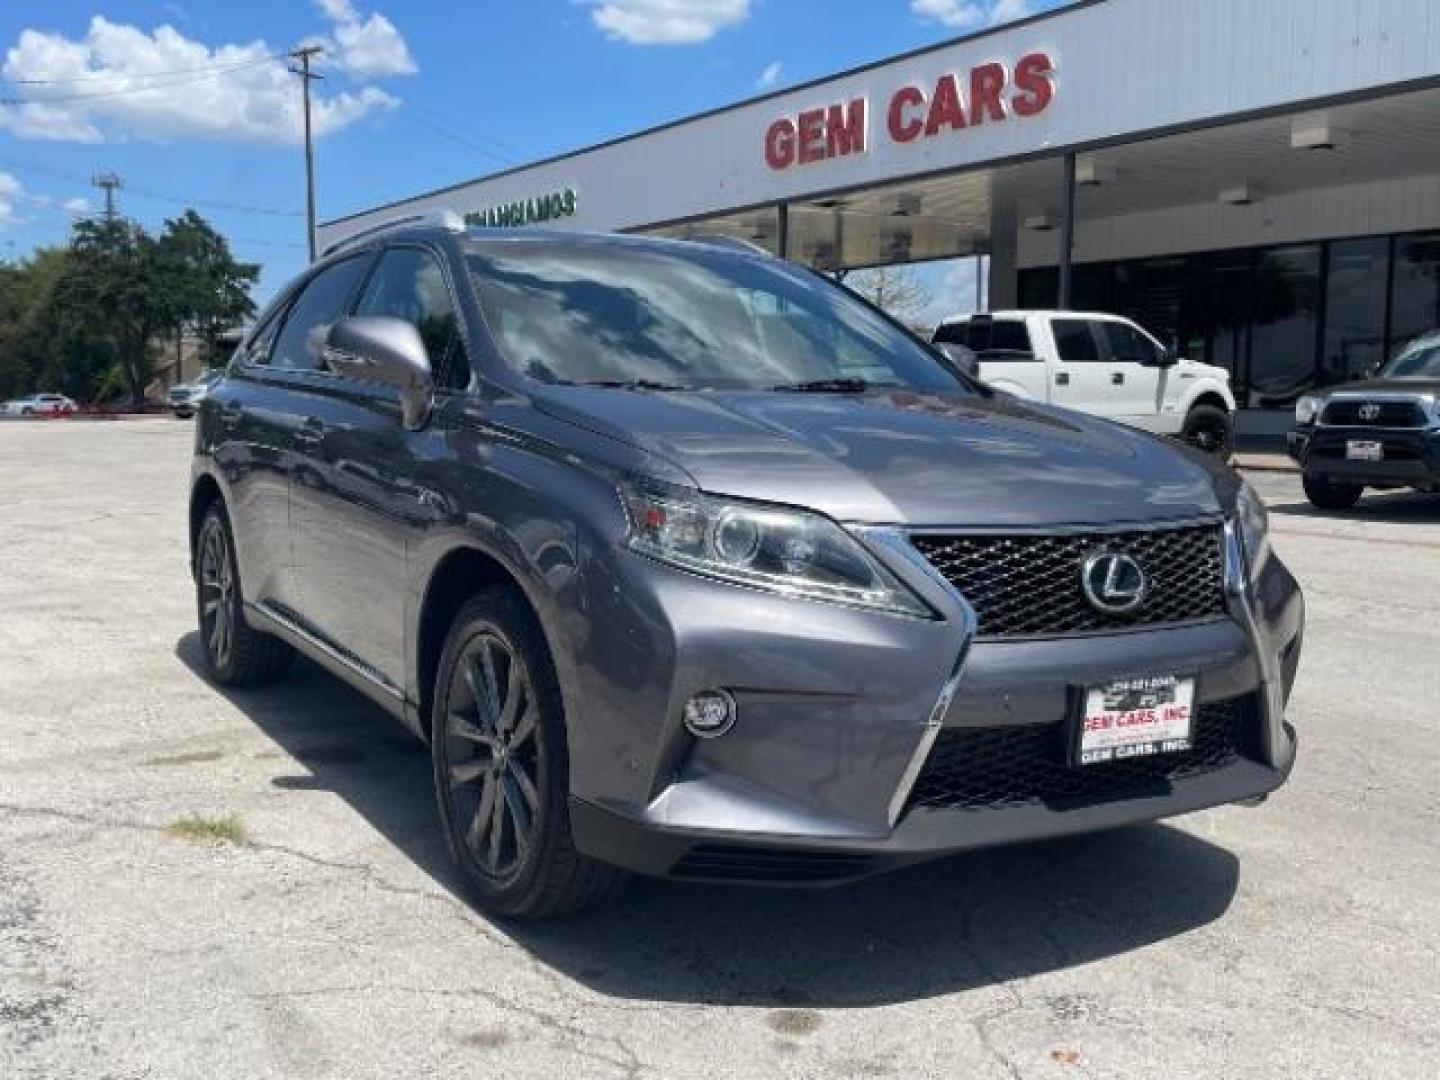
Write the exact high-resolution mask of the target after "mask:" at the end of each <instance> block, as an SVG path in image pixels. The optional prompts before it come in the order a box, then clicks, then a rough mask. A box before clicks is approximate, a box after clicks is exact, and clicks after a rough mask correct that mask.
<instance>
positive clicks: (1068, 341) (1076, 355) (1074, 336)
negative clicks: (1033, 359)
mask: <svg viewBox="0 0 1440 1080" xmlns="http://www.w3.org/2000/svg"><path fill="white" fill-rule="evenodd" d="M1050 327H1051V329H1052V330H1053V331H1054V332H1055V349H1056V351H1057V352H1059V354H1060V359H1061V360H1063V361H1065V363H1067V364H1098V363H1099V362H1100V361H1101V360H1102V359H1103V357H1101V355H1100V343H1099V342H1098V341H1097V340H1096V338H1095V334H1094V332H1093V331H1092V330H1091V327H1090V324H1089V323H1088V322H1087V321H1086V320H1084V319H1056V320H1054V321H1053V322H1052V323H1051V324H1050Z"/></svg>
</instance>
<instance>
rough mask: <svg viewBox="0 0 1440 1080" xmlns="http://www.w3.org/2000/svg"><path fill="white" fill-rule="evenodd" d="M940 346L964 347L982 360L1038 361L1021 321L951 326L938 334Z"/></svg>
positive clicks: (937, 342)
mask: <svg viewBox="0 0 1440 1080" xmlns="http://www.w3.org/2000/svg"><path fill="white" fill-rule="evenodd" d="M935 342H936V344H939V345H964V346H965V347H966V348H967V349H969V350H970V351H971V352H973V353H974V354H975V355H976V356H977V357H979V358H980V359H981V360H989V361H992V362H995V361H1004V362H1010V363H1013V362H1015V361H1023V360H1034V359H1035V351H1034V349H1033V347H1032V346H1031V344H1030V331H1029V329H1028V328H1027V327H1026V326H1025V323H1024V321H1023V320H1020V319H990V318H980V319H976V320H974V321H973V322H965V323H950V324H949V325H947V326H942V327H940V329H939V330H937V331H935Z"/></svg>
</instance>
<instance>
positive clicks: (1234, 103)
mask: <svg viewBox="0 0 1440 1080" xmlns="http://www.w3.org/2000/svg"><path fill="white" fill-rule="evenodd" d="M1037 51H1041V52H1045V53H1048V54H1049V55H1050V56H1051V57H1052V59H1053V60H1054V63H1055V66H1056V77H1055V81H1056V97H1055V100H1054V102H1053V103H1052V104H1051V105H1050V107H1049V108H1048V109H1047V110H1046V111H1045V112H1043V113H1042V114H1040V115H1039V116H1036V117H1031V118H1028V119H1020V118H1014V117H1012V118H1011V119H1010V120H1008V121H1006V122H1004V123H993V122H992V123H988V124H985V125H983V126H980V127H973V126H972V127H970V128H968V129H966V130H964V131H959V132H950V133H947V134H945V135H942V136H939V137H936V138H929V139H921V140H918V141H916V142H912V143H896V142H894V141H893V140H891V139H890V138H889V134H888V131H887V128H886V111H887V107H888V104H889V101H890V99H891V97H892V95H893V94H894V92H895V91H896V90H897V89H899V88H900V87H902V86H905V85H915V86H919V87H921V88H925V89H926V90H927V92H928V91H930V90H932V89H933V88H934V86H935V84H936V82H937V80H938V79H939V78H940V77H941V76H942V75H944V74H947V73H966V72H968V71H969V70H970V69H971V68H972V67H974V66H976V65H978V64H982V63H988V62H992V61H1003V62H1006V63H1014V62H1015V61H1016V60H1017V59H1018V58H1020V57H1021V56H1023V55H1025V54H1027V53H1031V52H1037ZM1437 77H1440V0H1103V2H1100V3H1092V4H1089V5H1086V6H1080V7H1076V8H1073V9H1071V10H1068V11H1064V12H1062V13H1061V14H1058V15H1055V16H1053V17H1049V18H1044V19H1040V20H1038V21H1034V22H1028V23H1022V24H1020V25H1018V26H1014V27H1008V28H1004V29H1001V30H998V31H995V32H992V33H987V34H984V35H981V36H978V37H975V38H971V39H968V40H963V41H959V42H956V43H954V44H951V45H947V46H945V47H943V48H940V49H934V50H930V51H926V52H924V53H921V54H919V55H915V56H909V57H902V58H899V59H896V60H893V61H891V62H888V63H885V64H881V65H878V66H876V67H873V68H870V69H868V70H865V71H860V72H855V73H851V74H848V75H842V76H839V77H836V78H834V79H831V80H828V81H826V82H823V83H818V84H815V85H811V86H808V87H801V88H798V89H796V90H793V91H788V92H784V93H780V94H777V95H773V96H770V97H767V98H762V99H758V100H755V101H751V102H747V103H744V104H742V105H739V106H736V107H734V108H731V109H726V110H724V111H721V112H718V113H714V114H712V115H709V116H705V117H701V118H699V119H695V120H691V121H688V122H685V123H682V124H678V125H675V126H673V127H669V128H665V129H663V130H658V131H652V132H649V133H644V134H641V135H637V136H635V137H632V138H628V139H624V140H622V141H620V142H616V143H612V144H610V145H608V146H603V147H599V148H596V149H593V150H589V151H585V152H582V153H578V154H574V155H571V156H569V157H566V158H563V159H559V160H554V161H550V162H543V163H540V164H537V165H534V166H530V167H527V168H522V169H519V170H515V171H513V172H510V173H507V174H503V175H500V176H496V177H493V178H489V179H484V180H478V181H476V182H474V183H470V184H466V185H462V186H460V187H457V188H453V189H450V190H446V191H442V192H436V193H432V194H429V195H426V196H420V197H417V198H415V199H412V200H408V201H406V202H404V203H401V204H396V205H393V206H389V207H383V208H377V209H376V210H373V211H370V212H368V213H365V214H361V215H357V216H354V217H351V218H347V219H343V220H340V221H335V222H328V223H326V224H324V225H322V226H321V228H320V230H319V232H320V240H321V243H322V245H324V244H328V243H331V242H334V241H335V240H338V239H341V238H343V237H344V236H345V235H347V234H349V233H351V232H354V231H357V230H359V229H362V228H365V227H367V226H371V225H375V224H379V223H381V222H383V221H385V220H388V219H390V218H393V217H396V216H398V215H400V214H404V213H409V212H414V211H416V210H418V209H422V208H425V207H448V208H451V209H455V210H458V211H460V212H461V213H466V212H469V211H475V210H483V209H486V208H488V207H491V206H495V205H497V204H501V203H507V202H510V201H512V200H517V199H525V198H532V197H537V196H542V195H547V194H549V193H551V192H557V191H560V190H563V189H566V188H571V189H574V190H576V191H577V192H578V193H579V212H578V213H577V214H576V215H575V216H574V217H573V218H569V219H565V220H564V221H563V222H562V223H561V224H564V225H566V226H568V227H575V228H593V229H629V228H642V227H645V226H649V225H657V224H662V223H666V222H670V221H676V220H682V219H688V218H694V217H700V216H705V215H711V214H716V213H719V212H722V211H725V210H731V209H737V208H741V207H747V206H753V205H759V204H764V203H772V202H775V201H777V200H784V199H799V198H805V197H808V196H813V195H817V194H820V193H823V192H829V191H836V190H841V189H845V188H850V187H858V186H862V185H870V184H877V183H882V182H885V181H889V180H895V179H899V178H903V177H906V176H913V175H916V174H921V173H927V172H936V171H943V170H952V169H963V168H973V167H976V166H980V165H984V164H986V163H987V162H994V161H1003V160H1010V159H1014V158H1018V157H1024V156H1027V155H1035V154H1043V153H1049V152H1054V151H1058V150H1062V149H1064V148H1067V147H1076V146H1084V145H1087V144H1091V143H1094V142H1098V141H1103V140H1109V139H1119V138H1129V137H1134V136H1138V135H1141V134H1143V133H1148V132H1154V131H1157V130H1161V129H1165V128H1169V127H1187V126H1196V125H1201V124H1208V123H1214V122H1217V121H1219V120H1221V119H1224V118H1227V117H1233V116H1237V115H1241V114H1245V113H1250V112H1255V111H1260V110H1266V109H1274V108H1284V107H1289V106H1292V105H1295V104H1297V103H1300V102H1309V101H1316V100H1320V99H1327V98H1332V97H1338V96H1343V95H1350V94H1361V93H1367V92H1374V91H1378V90H1380V89H1382V88H1385V87H1394V86H1398V85H1403V84H1406V83H1409V82H1413V81H1416V80H1424V79H1435V78H1437ZM656 89H657V92H663V87H657V88H656ZM856 97H864V98H866V99H867V100H868V102H869V140H868V148H867V150H866V152H864V153H862V154H857V155H853V156H848V157H843V158H836V159H832V160H829V161H824V162H820V163H816V164H810V165H804V166H797V167H794V168H790V169H787V170H784V171H781V172H776V171H773V170H771V169H770V168H769V167H767V165H766V164H765V161H764V140H765V132H766V129H767V128H768V127H769V125H770V124H771V123H772V122H773V121H775V120H776V119H778V118H780V117H786V116H789V117H792V118H793V117H795V116H796V115H797V114H798V113H799V112H800V111H802V110H805V109H812V108H817V107H825V106H828V105H830V104H834V103H839V102H845V101H849V100H851V99H853V98H856Z"/></svg>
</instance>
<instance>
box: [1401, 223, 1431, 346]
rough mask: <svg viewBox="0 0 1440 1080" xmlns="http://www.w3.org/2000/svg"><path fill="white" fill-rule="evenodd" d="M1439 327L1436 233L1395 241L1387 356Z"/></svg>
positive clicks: (1405, 237)
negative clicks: (1393, 285)
mask: <svg viewBox="0 0 1440 1080" xmlns="http://www.w3.org/2000/svg"><path fill="white" fill-rule="evenodd" d="M1436 327H1440V233H1430V234H1428V235H1425V236H1402V237H1400V238H1399V239H1397V240H1396V241H1395V294H1394V298H1393V300H1392V301H1391V306H1390V350H1389V351H1390V353H1391V354H1392V355H1393V354H1394V353H1395V352H1396V351H1397V350H1398V349H1400V348H1401V347H1402V346H1404V344H1405V343H1406V342H1407V341H1410V340H1412V339H1414V338H1417V337H1419V336H1420V335H1421V334H1423V333H1426V332H1427V331H1430V330H1434V329H1435V328H1436Z"/></svg>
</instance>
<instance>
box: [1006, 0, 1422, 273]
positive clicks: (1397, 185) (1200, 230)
mask: <svg viewBox="0 0 1440 1080" xmlns="http://www.w3.org/2000/svg"><path fill="white" fill-rule="evenodd" d="M1437 6H1440V0H1437ZM1437 154H1440V149H1437ZM1435 228H1440V173H1436V174H1434V175H1431V176H1419V177H1406V178H1401V179H1397V180H1386V181H1381V182H1378V183H1366V184H1354V185H1350V186H1347V187H1332V188H1312V189H1310V190H1308V191H1302V192H1297V193H1295V194H1290V195H1274V196H1266V197H1265V198H1263V199H1262V200H1261V201H1259V202H1256V203H1254V204H1252V205H1250V206H1225V205H1223V204H1221V203H1220V202H1219V201H1211V202H1207V203H1203V204H1200V205H1195V206H1185V207H1179V208H1174V209H1166V210H1156V211H1148V212H1145V213H1136V214H1125V215H1121V216H1116V217H1108V218H1100V219H1095V218H1086V217H1084V215H1083V211H1081V214H1080V216H1078V217H1077V219H1076V226H1075V260H1076V261H1077V262H1108V261H1110V260H1113V259H1131V258H1138V257H1143V256H1148V255H1168V254H1173V253H1178V252H1195V251H1223V250H1225V249H1227V248H1246V247H1262V246H1267V245H1271V244H1284V243H1290V242H1294V241H1303V240H1316V239H1339V238H1341V237H1347V236H1372V235H1376V234H1380V233H1399V232H1419V231H1422V230H1427V229H1435ZM1059 236H1060V234H1059V232H1058V230H1057V231H1051V232H1032V231H1027V230H1024V229H1021V230H1020V233H1019V235H1018V237H1017V246H1018V253H1017V259H1016V263H1017V265H1018V266H1019V267H1021V268H1025V267H1033V266H1054V265H1055V264H1056V263H1057V262H1058V261H1059V253H1060V238H1059Z"/></svg>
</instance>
